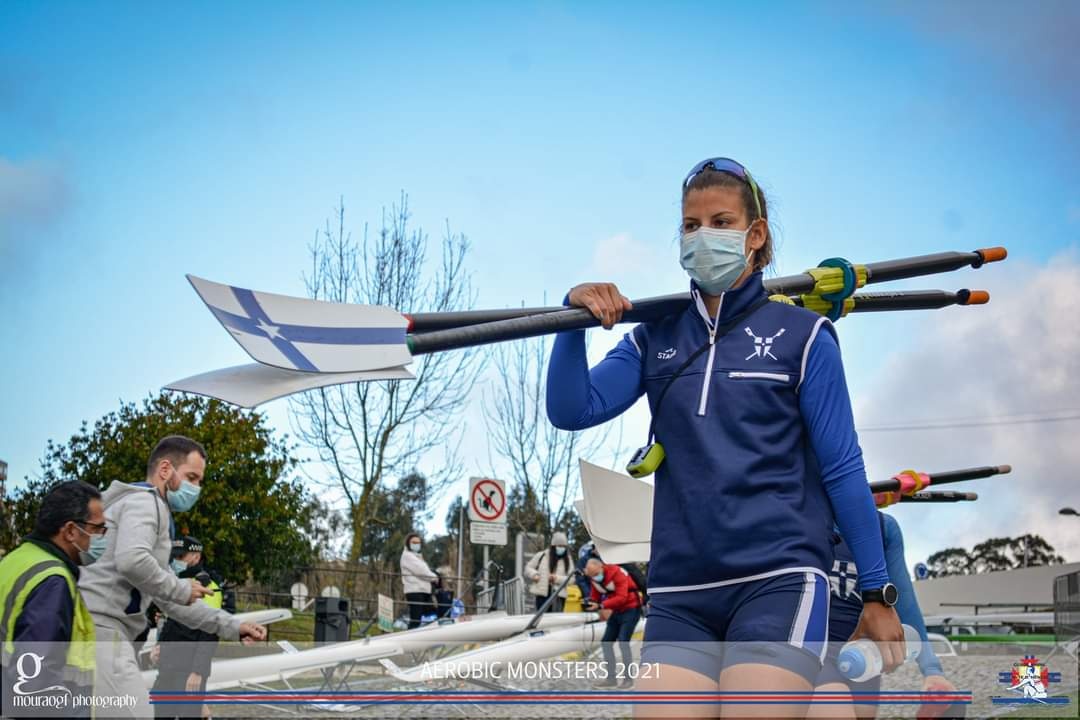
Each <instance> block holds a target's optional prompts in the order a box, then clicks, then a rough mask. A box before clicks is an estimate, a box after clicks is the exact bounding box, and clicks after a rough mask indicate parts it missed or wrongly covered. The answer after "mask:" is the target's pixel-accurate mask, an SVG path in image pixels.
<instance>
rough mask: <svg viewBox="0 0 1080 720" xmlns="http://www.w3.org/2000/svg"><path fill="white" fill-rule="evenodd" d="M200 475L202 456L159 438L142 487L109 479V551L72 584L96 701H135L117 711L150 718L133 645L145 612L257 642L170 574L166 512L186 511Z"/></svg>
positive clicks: (196, 447) (188, 444) (202, 591)
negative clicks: (93, 637)
mask: <svg viewBox="0 0 1080 720" xmlns="http://www.w3.org/2000/svg"><path fill="white" fill-rule="evenodd" d="M205 472H206V450H205V449H203V447H202V445H200V444H199V443H197V442H195V441H194V440H191V439H189V438H186V437H183V436H180V435H171V436H169V437H166V438H163V439H162V440H161V441H160V442H159V443H158V444H157V447H155V448H154V451H153V452H152V453H151V454H150V462H149V463H148V466H147V477H146V482H145V483H134V484H129V483H123V482H120V481H118V480H114V481H113V482H112V484H111V485H109V487H108V489H107V490H105V492H104V493H102V496H101V499H102V502H103V503H104V505H105V523H106V525H107V526H108V533H107V535H106V538H107V540H108V544H107V545H106V547H105V550H104V552H103V553H102V555H101V557H100V558H99V559H98V560H97V562H95V563H94V564H93V565H90V566H87V567H86V568H85V569H84V570H83V572H82V574H81V576H80V578H79V591H80V592H81V593H82V596H83V598H84V600H85V602H86V606H87V609H89V611H90V615H91V616H92V617H93V620H94V627H95V631H96V633H97V677H96V691H95V692H96V694H97V695H99V696H111V697H113V698H122V697H129V698H130V697H134V698H135V706H134V707H130V706H129V707H127V708H124V712H129V713H131V715H132V716H134V717H153V715H154V713H153V710H152V708H151V706H150V699H149V695H148V693H147V689H146V686H145V685H144V684H143V680H142V673H141V671H140V669H139V664H138V661H137V660H136V657H135V648H134V645H133V641H134V639H135V636H136V635H138V634H139V633H140V632H141V631H142V630H143V627H144V626H145V625H146V616H145V612H146V608H147V606H149V605H150V603H151V602H154V603H156V604H157V606H158V607H159V608H161V609H162V611H163V612H164V613H165V614H166V615H168V616H169V617H171V618H175V619H176V620H178V621H179V622H181V623H183V624H184V625H187V626H188V627H192V628H198V629H200V630H205V631H206V632H210V633H213V634H215V635H218V636H220V637H222V638H225V639H227V640H236V639H243V640H244V642H245V643H252V642H256V641H258V640H263V639H265V637H266V629H265V628H264V627H263V626H261V625H256V624H254V623H241V622H240V621H238V620H237V619H236V618H235V617H234V616H232V615H230V614H229V613H227V612H225V611H224V610H220V609H213V608H211V607H209V606H207V605H206V604H205V603H200V602H196V601H197V600H198V599H199V598H201V597H203V596H205V595H207V594H209V593H210V591H209V590H208V589H207V588H205V587H204V586H203V585H202V584H200V583H199V582H198V581H196V580H194V579H189V580H183V579H181V578H179V577H177V576H176V575H175V574H174V573H173V572H172V570H171V569H170V568H169V554H170V551H171V550H172V512H173V511H175V512H186V511H187V510H190V509H191V508H192V506H193V505H194V504H195V500H197V499H198V496H199V489H200V486H201V484H202V480H203V475H204V473H205Z"/></svg>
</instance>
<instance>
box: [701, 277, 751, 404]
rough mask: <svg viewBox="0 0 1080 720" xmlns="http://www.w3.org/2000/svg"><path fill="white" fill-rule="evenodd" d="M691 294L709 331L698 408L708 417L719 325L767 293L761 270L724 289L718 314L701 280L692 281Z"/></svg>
mask: <svg viewBox="0 0 1080 720" xmlns="http://www.w3.org/2000/svg"><path fill="white" fill-rule="evenodd" d="M690 294H691V295H693V296H694V304H695V306H696V308H697V312H698V315H700V316H701V319H702V320H704V321H705V327H706V329H707V330H708V333H709V358H708V360H706V361H705V373H704V375H703V376H702V379H701V395H700V396H699V398H698V410H697V414H698V416H700V417H704V416H705V414H706V410H707V409H708V406H709V384H710V383H711V382H712V373H713V361H714V359H715V358H716V328H717V327H718V326H719V325H723V324H724V323H726V322H729V321H730V320H732V319H733V318H735V317H737V316H738V315H739V314H740V313H742V312H745V311H746V310H749V309H750V307H751V306H752V305H753V304H754V303H755V302H757V301H758V300H760V299H761V298H762V297H763V296H764V295H765V284H764V282H762V280H761V272H760V271H759V272H756V273H753V274H752V275H750V276H749V277H747V278H746V280H745V281H744V282H743V284H742V285H740V286H739V287H737V288H733V289H731V290H726V291H724V292H723V293H721V294H720V305H719V307H718V308H717V310H716V316H715V317H711V316H710V315H709V311H708V309H707V308H706V307H705V300H704V299H703V298H702V297H701V290H700V289H699V288H698V286H697V283H695V282H691V283H690Z"/></svg>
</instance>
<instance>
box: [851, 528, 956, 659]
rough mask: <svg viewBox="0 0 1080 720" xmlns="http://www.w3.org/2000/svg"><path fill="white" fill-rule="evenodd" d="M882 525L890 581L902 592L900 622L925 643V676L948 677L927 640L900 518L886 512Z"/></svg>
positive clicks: (898, 607) (898, 609) (922, 652)
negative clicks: (909, 568)
mask: <svg viewBox="0 0 1080 720" xmlns="http://www.w3.org/2000/svg"><path fill="white" fill-rule="evenodd" d="M882 524H883V525H884V526H885V563H886V565H887V566H888V568H889V580H890V581H892V584H893V585H895V586H896V590H897V592H898V593H899V600H897V601H896V612H897V614H898V615H899V616H900V622H902V623H904V624H905V625H910V626H911V627H913V628H915V629H916V630H917V631H918V632H919V637H921V638H922V641H923V646H922V649H921V650H920V651H919V656H918V658H917V660H918V661H919V670H921V671H922V674H923V675H924V676H925V675H944V674H945V672H944V671H943V670H942V669H941V661H940V660H938V657H937V655H936V654H935V653H934V649H933V648H932V647H930V641H929V640H928V639H927V635H926V623H925V622H924V621H923V616H922V610H921V609H919V599H918V597H916V595H915V588H914V586H913V585H912V583H911V576H909V575H908V570H907V561H906V560H905V559H904V535H903V533H901V532H900V524H899V523H898V522H896V518H894V517H893V516H892V515H888V514H886V513H882ZM856 567H857V566H856Z"/></svg>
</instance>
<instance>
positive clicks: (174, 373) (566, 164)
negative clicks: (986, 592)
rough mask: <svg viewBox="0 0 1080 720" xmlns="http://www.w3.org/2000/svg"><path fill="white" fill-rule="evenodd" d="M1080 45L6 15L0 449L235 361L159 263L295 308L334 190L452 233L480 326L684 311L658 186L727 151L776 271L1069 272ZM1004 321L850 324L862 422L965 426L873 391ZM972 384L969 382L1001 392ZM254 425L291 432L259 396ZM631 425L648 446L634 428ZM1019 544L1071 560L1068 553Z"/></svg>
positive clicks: (897, 21) (872, 14) (279, 19)
mask: <svg viewBox="0 0 1080 720" xmlns="http://www.w3.org/2000/svg"><path fill="white" fill-rule="evenodd" d="M1078 29H1080V14H1078V11H1077V6H1076V5H1075V4H1070V3H1068V2H1061V3H1054V2H1044V3H1039V4H1037V5H1033V6H1030V7H1029V8H1026V9H1024V10H1023V11H1022V12H1021V11H1020V10H1019V9H1016V10H1014V9H1011V8H1010V7H1009V6H1006V4H1004V3H995V4H985V3H984V4H981V5H980V4H976V3H968V2H957V3H950V4H948V6H947V7H946V8H944V9H942V8H938V7H937V4H933V3H906V4H881V5H874V6H872V7H866V6H864V4H862V3H850V4H848V3H824V4H822V3H814V4H811V3H785V2H780V3H772V4H769V5H766V6H764V7H754V8H751V7H750V6H749V5H743V4H734V3H708V4H705V3H702V4H687V3H678V4H668V3H665V4H633V3H590V4H588V5H587V6H583V5H581V4H579V3H539V4H526V3H480V2H477V3H468V4H463V5H459V4H454V3H411V4H408V5H401V4H399V5H395V6H390V5H389V4H383V5H375V4H364V3H329V2H325V3H317V4H301V3H284V2H272V3H260V4H242V3H236V4H230V5H229V6H228V7H224V8H223V7H220V6H218V5H217V4H211V3H198V2H195V3H185V4H182V5H174V6H168V7H166V6H162V5H157V6H148V5H145V4H139V3H95V4H80V3H73V2H8V3H4V4H3V5H2V6H0V32H2V33H3V37H4V41H3V42H2V43H0V267H3V271H4V272H3V277H4V281H3V285H2V287H0V307H2V309H3V317H4V322H3V324H2V325H0V343H2V346H3V347H4V348H5V351H4V359H3V369H4V372H3V374H2V377H3V387H2V393H3V397H4V403H3V406H4V410H3V413H2V414H0V458H3V459H5V460H7V461H8V462H9V464H10V468H9V473H10V475H11V476H12V477H13V478H16V479H18V478H21V477H22V476H24V475H25V474H27V473H31V472H33V471H34V470H35V469H36V467H37V459H38V458H39V457H40V456H41V454H42V451H43V449H44V446H45V441H46V440H47V439H48V438H50V437H52V438H56V439H66V438H67V437H68V436H69V435H70V434H71V433H72V432H74V431H75V430H76V429H77V428H78V425H79V422H80V421H81V420H83V419H87V420H92V419H94V418H96V417H99V416H100V415H102V414H104V413H105V412H108V411H109V410H111V409H113V408H115V407H116V405H117V403H118V401H119V400H121V399H124V400H132V399H139V398H141V397H143V396H145V394H146V393H147V392H150V391H152V390H154V389H156V388H158V387H160V386H161V385H163V384H164V383H166V382H168V381H171V380H174V379H176V378H179V377H183V376H186V375H190V374H194V373H196V372H201V371H203V370H208V369H212V368H216V367H221V366H225V365H231V364H236V363H238V362H242V361H243V360H244V359H245V358H244V356H243V354H242V352H241V351H240V350H239V348H237V347H236V346H235V345H234V344H233V343H232V342H230V341H229V340H228V338H227V336H226V335H225V334H224V333H223V332H222V331H221V330H220V329H219V328H218V327H217V326H216V324H215V323H214V322H213V321H212V319H211V318H210V316H209V315H208V314H207V313H206V311H205V309H204V308H203V306H202V305H201V303H199V302H198V300H197V298H196V297H195V296H194V294H193V293H192V292H191V290H190V288H189V287H188V285H187V283H186V281H185V280H184V273H187V272H191V273H196V274H199V275H202V276H205V277H209V278H213V279H218V280H224V281H227V282H231V283H234V284H237V285H243V286H248V287H256V288H259V289H263V290H268V291H276V292H284V293H292V294H299V293H301V292H302V284H301V280H300V273H301V271H302V270H303V268H304V261H305V257H306V246H307V243H308V242H309V241H310V240H311V238H312V235H313V233H314V231H315V229H316V228H317V227H318V226H319V225H321V224H322V223H323V221H324V219H325V218H326V216H327V215H328V214H329V213H330V212H331V211H332V208H333V206H334V205H335V203H336V202H337V199H338V197H339V196H341V195H344V197H345V203H346V206H347V208H348V213H349V217H350V218H351V220H352V227H353V229H354V230H355V231H357V232H359V231H360V230H361V228H362V223H363V222H365V221H368V222H372V223H377V222H378V218H379V213H380V209H381V208H382V207H383V206H384V205H388V204H390V203H392V202H393V201H395V200H396V199H397V197H398V195H399V193H400V192H401V191H402V190H404V191H406V192H408V193H409V196H410V201H411V205H412V208H413V210H414V213H415V214H414V218H415V220H416V222H418V223H419V224H421V225H423V226H424V227H425V228H426V229H427V230H428V231H429V232H431V233H432V235H433V236H435V237H437V236H438V234H439V232H440V230H441V228H442V227H443V224H444V223H445V222H446V221H447V220H449V222H450V224H451V226H452V227H453V229H455V230H457V231H461V232H464V233H466V234H467V235H468V236H469V237H470V239H471V240H472V242H473V245H474V253H473V256H472V260H471V264H472V267H473V269H474V271H475V273H476V279H477V280H476V285H477V288H478V290H479V300H480V305H481V306H504V305H514V304H518V303H520V302H522V301H524V302H525V303H527V304H539V303H541V302H542V301H543V299H544V298H545V297H547V298H549V299H552V298H557V297H560V296H561V295H562V294H563V293H564V292H565V290H566V289H567V288H569V287H570V286H572V285H573V284H575V283H578V282H581V281H584V280H589V279H613V280H616V281H618V282H619V283H620V286H621V287H623V288H624V289H625V292H626V294H628V295H630V296H631V297H634V296H639V297H640V296H647V295H654V294H660V293H665V292H673V291H677V290H679V289H681V288H682V287H684V283H685V279H684V276H683V275H682V274H681V270H680V269H679V267H678V263H677V259H676V256H675V252H674V248H675V246H674V243H673V238H674V228H675V225H676V222H677V219H678V182H679V180H680V179H681V177H682V175H683V174H684V173H685V171H686V169H687V168H689V166H691V165H692V164H693V163H695V162H696V161H698V160H700V159H701V158H703V157H706V156H711V155H721V154H723V155H730V156H733V157H736V158H738V159H740V160H741V161H742V162H744V163H745V164H746V165H747V166H748V167H750V169H751V170H752V171H753V172H754V173H755V175H756V176H757V177H758V179H759V181H760V182H761V183H762V185H763V187H764V188H765V190H766V192H767V193H768V194H769V196H770V198H771V202H772V208H773V217H774V226H775V228H776V229H777V231H778V234H779V237H780V238H781V245H780V249H779V266H778V271H779V272H781V273H784V274H786V273H790V272H797V271H799V270H801V269H803V268H805V267H807V266H810V265H814V264H816V263H817V262H818V261H819V260H821V259H822V258H824V257H829V256H836V255H841V256H846V257H849V258H852V259H854V260H874V259H883V258H888V257H894V256H902V255H910V254H918V253H923V252H933V251H938V250H944V249H963V250H967V249H972V248H975V247H982V246H987V245H996V244H1004V245H1007V246H1008V247H1009V250H1010V263H1009V264H1008V265H1007V266H1006V267H1007V268H1009V270H1008V271H1006V270H1004V269H1002V270H1001V271H1000V272H997V271H995V272H994V273H990V272H985V279H984V275H972V274H971V273H966V274H964V275H963V276H961V275H960V274H957V275H956V276H952V277H948V278H942V279H940V280H934V281H928V283H923V285H922V286H931V287H943V288H946V289H956V288H958V287H980V286H981V287H988V288H989V289H991V290H993V291H998V290H1008V289H1009V288H1012V287H1016V286H1019V285H1022V284H1023V283H1027V282H1029V279H1030V278H1032V277H1036V276H1039V275H1038V273H1040V272H1043V271H1047V270H1054V269H1055V268H1059V267H1064V268H1066V270H1068V269H1070V268H1072V267H1074V266H1075V263H1076V256H1075V250H1076V247H1077V245H1078V243H1080V142H1078V140H1077V137H1080V134H1078V130H1080V91H1078V90H1077V89H1076V87H1075V79H1076V77H1078V76H1080V66H1078V61H1077V59H1076V56H1075V53H1074V51H1073V50H1072V49H1070V48H1071V46H1070V42H1071V41H1070V40H1069V38H1070V37H1075V31H1076V30H1078ZM1070 79H1071V80H1070ZM1039 277H1042V276H1039ZM1049 277H1053V276H1049ZM1067 277H1069V278H1071V277H1073V276H1072V275H1068V274H1067ZM1025 287H1026V286H1025ZM1074 289H1080V288H1074ZM1033 297H1035V298H1036V299H1037V298H1039V297H1041V296H1040V295H1038V294H1037V293H1036V294H1035V295H1033ZM1036 302H1037V300H1036ZM403 309H405V308H403ZM409 309H412V310H423V308H409ZM1005 309H1006V308H1002V309H1000V310H999V307H998V305H996V304H991V306H989V307H987V308H980V309H966V310H952V311H943V312H942V313H922V314H917V315H915V314H912V315H907V316H904V317H888V318H880V317H878V318H874V319H873V320H872V321H870V320H865V319H862V318H858V319H848V320H845V321H844V322H845V323H846V324H845V325H843V326H842V330H841V336H842V341H843V344H844V351H845V357H846V359H847V365H848V373H849V379H850V384H851V389H852V393H853V395H854V396H856V406H857V408H860V413H861V414H860V420H863V419H867V420H875V419H880V417H882V416H888V417H891V418H895V417H898V416H899V417H908V416H913V415H914V416H918V417H921V418H938V417H956V416H957V415H964V414H965V413H963V412H959V411H958V410H957V411H954V412H952V413H950V412H949V411H950V409H952V408H953V407H954V406H955V404H953V405H951V406H947V407H941V408H939V409H936V410H935V406H934V400H935V398H934V397H929V396H928V397H920V394H919V388H918V387H917V384H916V386H915V387H911V388H910V394H909V396H908V398H909V399H910V403H911V404H910V406H908V407H893V408H887V409H881V408H879V407H876V406H875V404H874V403H873V397H874V394H875V393H876V392H884V391H885V390H883V388H885V389H886V390H887V386H888V385H889V383H890V382H892V381H893V380H894V379H895V377H898V376H897V375H896V374H895V373H893V375H889V376H886V375H884V374H883V373H885V372H886V371H885V370H883V368H888V367H893V368H895V367H896V366H897V364H898V363H899V364H900V365H904V366H909V365H910V363H906V364H905V362H906V361H905V358H906V356H905V355H904V353H905V352H909V351H910V349H911V348H913V347H917V346H918V344H919V342H920V338H924V337H931V336H933V333H935V332H939V330H940V328H941V327H942V323H945V322H948V319H947V318H946V315H947V313H950V312H951V313H954V314H958V313H975V312H985V313H988V315H986V317H988V318H991V320H992V321H993V322H992V324H991V327H1006V326H1008V327H1011V326H1010V325H1009V324H1010V323H1012V324H1015V325H1017V326H1020V325H1023V324H1024V323H1025V322H1026V320H1025V317H1024V315H1023V314H1019V315H1005V314H1002V315H994V314H991V313H997V312H1003V311H1004V310H1005ZM1032 311H1034V310H1032ZM948 317H953V316H948ZM1066 317H1068V315H1066ZM1014 329H1015V328H1014ZM1010 332H1011V330H1010V331H1009V332H1004V335H1009V334H1010ZM1017 332H1019V331H1017ZM1048 332H1054V331H1048ZM1056 332H1058V333H1061V332H1069V333H1075V322H1074V323H1073V324H1072V329H1070V330H1065V329H1064V328H1059V329H1058V330H1057V331H1056ZM934 337H936V336H934ZM615 339H617V335H615V334H608V335H598V336H597V337H595V338H594V343H593V349H594V353H599V352H602V350H603V349H604V348H606V347H608V346H610V344H611V343H612V342H614V340H615ZM944 342H946V343H947V342H948V341H947V340H946V341H944ZM957 350H958V348H955V347H953V348H948V347H944V348H943V347H941V346H940V345H939V346H936V348H935V352H945V353H955V352H956V351H957ZM994 361H995V362H996V363H998V364H997V365H995V366H994V367H995V368H997V370H994V369H992V368H990V367H989V366H988V367H980V366H979V364H978V363H979V362H980V359H979V358H974V359H973V360H972V365H971V366H972V372H973V373H974V374H976V375H978V374H979V373H980V372H982V373H986V372H997V371H998V370H1000V372H1001V373H1002V375H1001V377H1002V378H1011V377H1012V376H1011V375H1008V371H1009V370H1010V367H1011V365H1010V363H1009V361H1008V358H1001V357H995V358H994ZM1039 362H1047V360H1045V359H1041V360H1039ZM1063 362H1069V363H1073V361H1072V360H1067V361H1066V360H1063ZM890 363H892V364H890ZM1073 367H1074V364H1073V365H1068V366H1066V367H1065V368H1064V371H1063V372H1061V374H1060V377H1061V378H1062V379H1061V381H1060V382H1061V385H1060V387H1057V388H1056V391H1055V392H1051V393H1050V394H1049V396H1048V397H1049V400H1046V401H1044V400H1041V399H1039V398H1035V397H1030V398H1025V397H1023V396H1022V395H1021V396H1018V397H1017V398H1016V399H1015V401H1014V402H1013V403H1012V404H1011V405H1009V406H1004V407H1000V408H999V407H996V406H995V412H999V413H1002V414H1004V413H1005V412H1030V411H1037V410H1040V409H1047V408H1046V403H1047V402H1052V403H1057V405H1056V406H1055V407H1051V408H1049V409H1062V408H1065V409H1067V408H1076V407H1080V392H1078V390H1077V388H1078V387H1080V386H1078V385H1077V378H1076V376H1075V375H1073V374H1072V373H1071V369H1072V368H1073ZM917 380H918V377H917V376H916V377H915V379H914V380H913V382H916V383H917ZM964 381H966V380H965V379H963V378H961V379H957V380H956V381H955V382H956V383H960V382H964ZM1002 382H1006V380H1002ZM1009 382H1011V381H1009ZM954 384H955V383H954ZM1010 386H1011V385H1010ZM905 387H906V386H905ZM970 390H971V392H979V389H978V386H977V385H973V386H971V388H970ZM889 392H892V391H891V390H889ZM905 405H906V403H905ZM268 412H269V416H270V418H271V420H272V421H273V422H274V424H275V425H276V426H278V427H279V428H280V429H281V430H283V431H284V430H287V429H288V418H287V412H286V404H285V403H276V404H273V405H271V406H269V409H268ZM466 420H467V421H468V422H469V424H470V425H471V426H477V425H478V424H479V423H480V415H479V411H478V409H477V408H475V407H474V408H471V409H470V410H469V412H468V413H467V414H466ZM628 422H629V427H630V428H631V429H632V428H637V429H638V430H641V432H642V433H643V429H642V428H641V427H640V426H642V424H643V422H644V420H643V415H642V412H641V408H636V409H635V410H634V411H633V412H632V413H631V418H630V420H629V421H628ZM1054 427H1055V428H1058V429H1060V430H1064V429H1066V427H1071V428H1072V430H1073V431H1075V423H1073V424H1072V425H1071V426H1069V425H1068V424H1067V423H1062V424H1058V425H1055V426H1054ZM890 439H891V441H892V442H890V443H888V445H889V448H882V449H881V450H879V451H878V452H879V456H878V457H877V458H874V457H870V454H871V452H870V448H869V447H868V448H867V454H868V465H869V466H870V467H871V470H872V474H873V472H874V471H881V472H885V468H888V471H889V472H891V471H896V470H899V469H902V467H906V466H908V465H911V464H920V465H930V464H931V463H932V462H933V461H934V460H938V461H940V462H946V461H948V462H956V463H960V464H963V465H977V464H983V462H1007V461H1009V460H1010V459H1012V458H1006V459H1000V460H999V459H996V458H991V457H987V454H988V453H989V450H990V449H992V448H990V447H988V446H987V445H985V444H982V443H984V441H985V440H986V438H980V437H978V436H976V437H974V438H971V439H970V441H969V442H966V445H967V446H968V447H971V446H976V449H978V450H981V451H982V452H978V451H975V449H973V451H972V452H971V453H970V454H969V456H961V455H955V456H954V455H949V456H948V457H942V456H933V457H928V458H926V459H925V461H924V460H922V459H920V452H919V443H920V442H922V440H921V439H920V438H917V437H914V436H911V437H908V436H904V437H901V436H899V435H896V436H892V437H891V438H890ZM477 442H478V441H475V442H472V444H471V445H469V446H467V448H466V449H467V450H468V451H469V452H470V454H471V455H473V456H474V457H475V458H476V462H477V464H478V465H483V464H485V463H486V454H485V453H486V449H485V448H484V447H483V446H482V445H478V444H477ZM897 445H902V446H904V448H905V452H906V453H907V454H906V455H904V456H903V457H904V458H907V457H909V456H910V457H911V459H910V460H907V462H906V463H904V460H903V459H901V458H899V457H898V458H897V459H896V460H895V461H894V460H893V457H892V456H891V455H890V454H889V452H888V451H889V449H890V448H893V447H895V446H897ZM1054 447H1056V445H1054ZM1073 459H1074V458H1073V457H1072V456H1069V457H1067V458H1065V460H1064V461H1065V462H1072V461H1073ZM894 462H895V463H901V465H899V466H893V464H892V463H894ZM1012 462H1013V464H1014V465H1016V466H1018V468H1019V467H1022V465H1023V463H1022V462H1018V461H1017V460H1016V459H1012ZM477 469H478V470H479V469H480V468H479V467H478V468H477ZM930 469H933V468H930ZM1076 469H1077V468H1076V467H1072V470H1076ZM1075 500H1076V502H1075V504H1077V505H1078V506H1080V490H1078V491H1077V492H1076V493H1075ZM934 512H935V513H938V512H940V513H945V512H948V511H946V510H934ZM439 515H441V513H437V514H436V516H439ZM973 517H974V516H973ZM1040 517H1041V518H1042V519H1040V520H1038V521H1035V520H1031V521H1025V522H1028V525H1030V524H1031V523H1035V524H1047V523H1050V522H1051V519H1049V516H1045V517H1042V516H1040ZM912 522H913V523H918V522H921V520H919V519H917V518H912ZM1017 522H1019V521H1017ZM1053 522H1055V523H1056V522H1058V520H1057V519H1053ZM1025 527H1026V526H1025ZM1020 529H1024V528H1021V527H1020V525H1019V524H1017V525H1016V526H1015V527H1014V526H1013V525H1007V526H1006V525H1003V526H1002V527H1001V530H1002V531H1010V532H1012V531H1019V530H1020ZM1028 529H1031V528H1028ZM1036 529H1037V528H1036ZM1078 530H1080V528H1078ZM1044 533H1045V534H1047V535H1054V536H1055V537H1059V536H1060V539H1059V543H1061V544H1063V545H1069V546H1072V545H1075V549H1076V550H1077V552H1078V553H1080V532H1078V531H1074V530H1073V529H1071V528H1066V527H1065V526H1059V525H1055V526H1053V527H1048V528H1046V529H1044ZM1055 533H1056V535H1055ZM978 539H981V538H973V540H978ZM934 542H936V540H934V539H931V540H928V541H927V545H926V547H930V546H931V545H932V544H933V543H934ZM922 549H925V548H922ZM922 549H920V550H918V551H917V552H922ZM1078 559H1080V558H1078Z"/></svg>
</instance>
